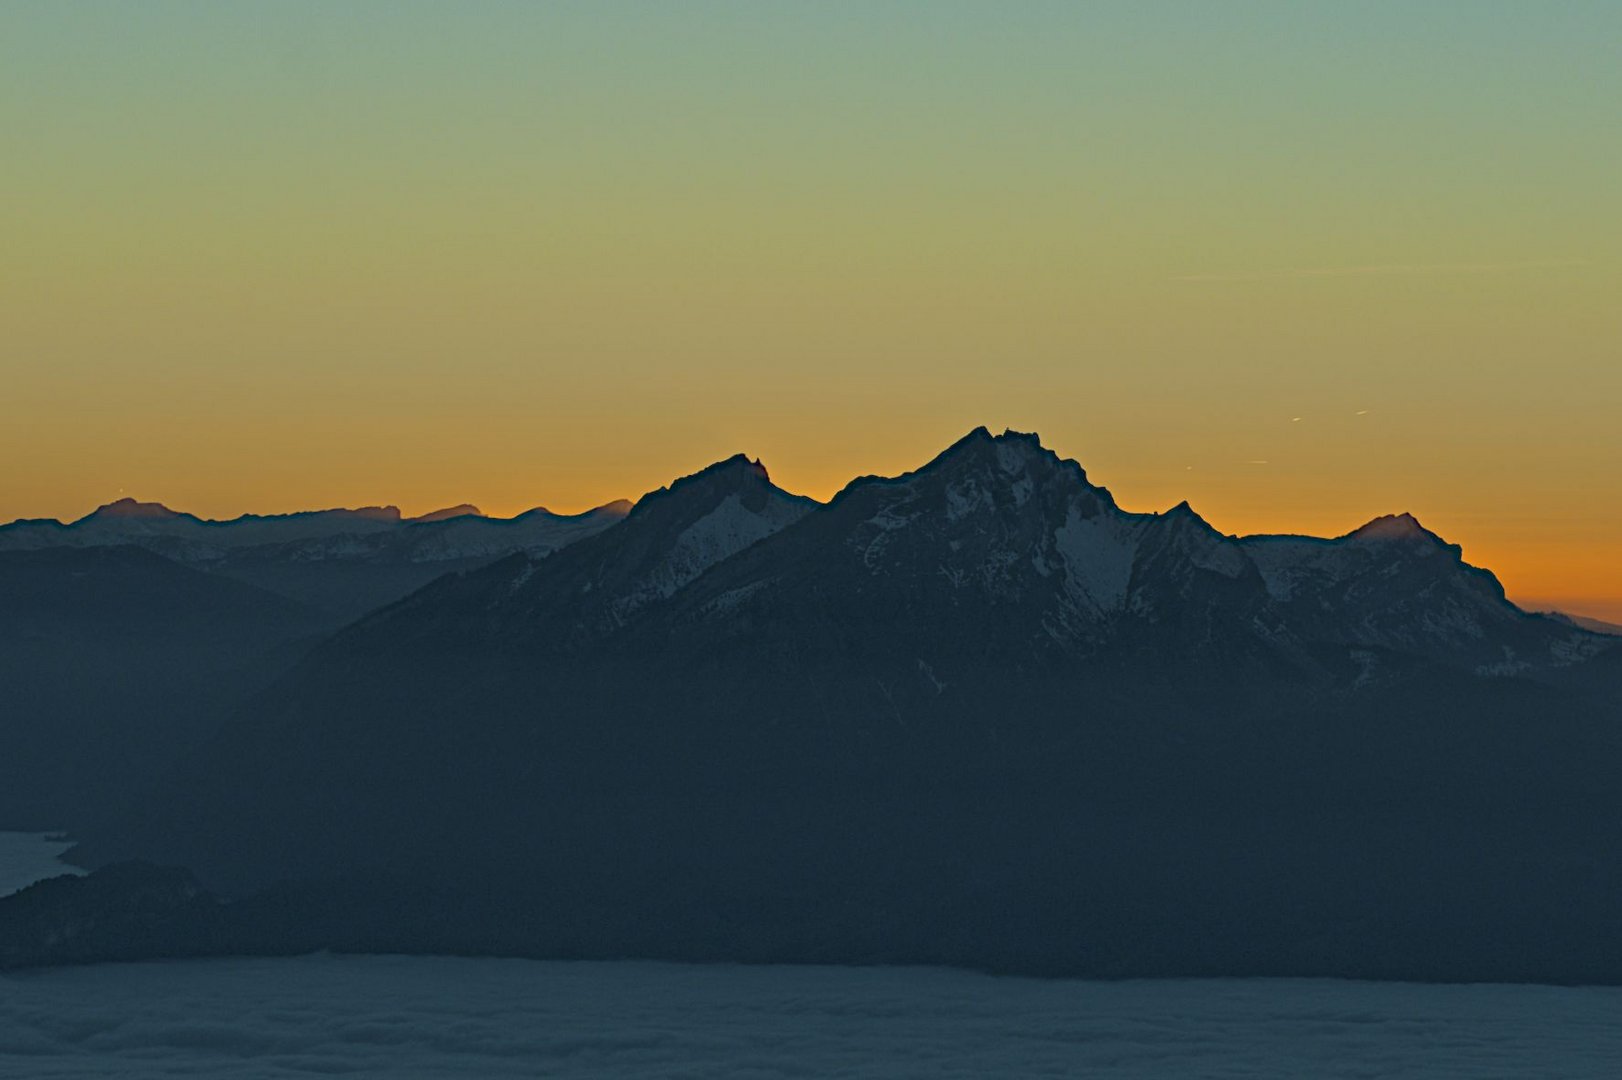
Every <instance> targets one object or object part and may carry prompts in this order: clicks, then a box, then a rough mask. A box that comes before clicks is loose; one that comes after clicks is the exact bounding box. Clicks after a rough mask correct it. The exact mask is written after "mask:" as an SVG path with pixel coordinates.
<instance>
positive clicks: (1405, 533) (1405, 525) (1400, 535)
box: [1346, 513, 1446, 544]
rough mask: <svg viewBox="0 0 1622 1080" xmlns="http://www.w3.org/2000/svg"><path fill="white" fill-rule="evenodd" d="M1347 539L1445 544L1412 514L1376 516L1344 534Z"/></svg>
mask: <svg viewBox="0 0 1622 1080" xmlns="http://www.w3.org/2000/svg"><path fill="white" fill-rule="evenodd" d="M1346 539H1348V540H1372V541H1409V542H1412V541H1425V542H1429V543H1435V544H1446V541H1445V540H1443V539H1442V538H1441V537H1440V536H1437V535H1436V534H1435V533H1433V532H1431V531H1430V530H1429V529H1427V528H1425V526H1423V525H1421V524H1420V523H1419V519H1418V518H1416V517H1414V515H1412V514H1406V513H1404V514H1386V515H1384V516H1382V517H1377V518H1375V519H1374V520H1373V521H1371V522H1369V523H1368V524H1367V525H1364V526H1363V527H1362V528H1359V529H1354V530H1352V531H1351V532H1350V533H1348V534H1347V535H1346Z"/></svg>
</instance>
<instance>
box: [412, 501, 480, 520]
mask: <svg viewBox="0 0 1622 1080" xmlns="http://www.w3.org/2000/svg"><path fill="white" fill-rule="evenodd" d="M483 516H484V511H482V510H480V509H479V508H478V507H477V506H474V505H473V504H472V503H460V504H458V505H456V506H447V507H445V508H444V509H443V510H431V511H429V512H428V513H426V514H419V515H417V516H416V517H413V518H406V519H405V520H407V521H409V522H413V523H415V524H419V525H421V524H427V523H428V522H431V521H449V520H451V519H452V518H459V517H483Z"/></svg>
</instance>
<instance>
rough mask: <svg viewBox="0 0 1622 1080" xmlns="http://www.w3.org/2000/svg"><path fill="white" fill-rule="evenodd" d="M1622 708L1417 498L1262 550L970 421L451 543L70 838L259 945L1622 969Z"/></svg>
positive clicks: (1121, 967)
mask: <svg viewBox="0 0 1622 1080" xmlns="http://www.w3.org/2000/svg"><path fill="white" fill-rule="evenodd" d="M458 520H460V519H458ZM1619 721H1622V642H1618V641H1616V640H1615V639H1614V638H1608V637H1605V636H1602V635H1599V634H1596V633H1591V632H1589V631H1587V630H1584V629H1583V628H1581V627H1579V626H1576V625H1574V624H1572V623H1571V622H1569V621H1564V620H1560V619H1556V618H1550V617H1545V616H1540V615H1534V614H1528V613H1526V612H1523V611H1521V610H1519V609H1518V608H1516V607H1515V606H1514V605H1513V604H1511V603H1509V602H1508V601H1507V600H1506V599H1505V597H1504V592H1503V589H1502V587H1501V586H1500V585H1499V583H1498V581H1497V580H1496V579H1495V578H1494V577H1493V575H1492V574H1490V573H1489V572H1487V571H1485V570H1481V569H1478V568H1475V567H1472V566H1470V565H1468V564H1467V563H1465V562H1464V561H1463V559H1462V554H1461V552H1460V550H1459V549H1458V548H1457V547H1456V546H1454V545H1451V544H1448V543H1447V542H1446V541H1444V540H1443V539H1441V538H1440V537H1438V536H1436V535H1435V534H1433V533H1431V532H1430V531H1428V530H1426V529H1425V528H1424V527H1423V526H1421V525H1420V524H1419V523H1418V521H1417V520H1415V519H1414V518H1412V517H1410V516H1408V515H1397V516H1392V517H1386V518H1380V519H1377V520H1376V521H1374V522H1371V523H1369V524H1368V525H1366V526H1364V527H1363V528H1360V529H1358V530H1355V531H1354V532H1352V533H1350V534H1348V535H1346V536H1343V537H1339V538H1335V539H1314V538H1307V537H1291V536H1263V537H1243V538H1240V537H1231V536H1225V535H1223V534H1221V533H1220V532H1218V531H1217V530H1215V529H1213V528H1211V527H1210V525H1208V524H1207V523H1206V522H1205V521H1204V520H1202V519H1201V518H1200V517H1199V516H1198V515H1197V514H1196V513H1195V512H1194V511H1193V510H1192V509H1191V508H1190V507H1188V506H1187V505H1186V504H1182V505H1179V506H1177V507H1175V508H1173V509H1172V510H1170V511H1167V512H1165V513H1161V514H1138V513H1131V512H1128V511H1125V510H1123V509H1121V508H1120V507H1119V506H1118V505H1117V504H1116V502H1115V499H1114V498H1113V496H1112V495H1111V494H1110V492H1109V491H1107V490H1106V489H1104V488H1102V487H1099V486H1097V485H1095V484H1093V483H1092V482H1091V481H1089V479H1088V478H1087V476H1086V474H1085V472H1084V471H1083V470H1082V468H1081V467H1080V466H1079V465H1078V464H1076V463H1075V462H1073V461H1069V460H1065V459H1061V458H1060V457H1058V456H1057V455H1056V454H1054V453H1053V452H1052V451H1050V450H1048V449H1046V448H1044V447H1043V446H1042V445H1041V443H1040V442H1039V441H1038V440H1037V438H1036V437H1035V436H1030V435H1022V434H1018V433H1014V432H1008V433H1005V434H1003V435H1001V436H993V435H992V434H990V433H989V432H988V431H986V430H984V429H977V430H976V431H974V432H972V433H970V434H969V435H968V436H966V437H965V438H964V439H962V440H960V441H959V442H958V443H956V444H954V445H953V446H952V447H950V448H948V449H947V450H946V451H945V452H944V453H942V454H941V455H940V456H939V457H937V458H936V459H935V460H933V461H931V462H929V463H928V464H926V465H924V466H923V467H921V468H919V469H917V470H916V471H914V472H911V473H907V474H905V475H902V476H898V477H893V478H882V477H863V478H859V479H857V480H854V481H852V482H851V483H850V484H849V485H848V486H847V487H846V488H845V489H844V490H842V491H841V492H840V493H839V494H838V495H837V496H835V497H834V498H833V499H832V500H830V501H829V502H828V503H826V504H818V503H814V502H812V501H810V500H806V499H803V498H800V497H797V496H794V495H791V494H788V493H786V492H784V491H782V490H780V489H779V488H777V487H776V486H775V485H773V484H772V483H771V481H770V478H769V476H768V475H767V473H766V471H765V469H764V468H763V467H762V466H761V465H760V464H759V462H756V461H751V460H750V459H748V458H747V457H744V456H742V455H740V456H737V457H734V458H730V459H728V460H726V461H722V462H719V463H717V464H716V465H713V466H711V467H710V468H708V469H705V470H703V471H701V472H699V473H697V474H694V475H692V476H689V477H686V478H684V479H682V480H679V481H676V482H675V483H673V484H672V485H670V487H669V488H667V489H661V490H660V491H657V492H654V493H651V494H649V495H647V496H644V497H643V498H642V499H641V500H639V501H638V502H637V503H636V505H635V506H634V507H633V508H632V509H631V510H630V512H629V513H627V514H625V515H624V516H623V520H619V521H618V522H617V523H614V524H612V525H611V526H610V527H606V528H603V529H601V530H600V531H597V532H596V533H595V534H594V535H590V536H585V537H582V538H579V539H576V540H575V541H574V542H573V543H570V544H568V545H567V546H565V547H561V548H559V549H558V550H555V551H551V552H549V553H541V552H538V551H515V552H513V553H511V554H509V555H506V556H504V557H500V558H497V559H494V560H493V561H489V562H487V563H485V564H483V565H480V566H478V567H475V568H471V569H465V570H456V571H453V572H450V573H446V574H444V575H443V576H440V577H438V578H436V579H435V580H434V581H432V582H431V583H429V584H427V585H426V586H424V587H422V588H420V589H418V590H417V591H415V592H412V593H410V594H409V595H407V596H404V597H403V598H401V599H399V600H397V601H395V602H393V603H390V604H387V605H385V606H383V607H381V608H379V609H377V610H374V611H372V612H371V613H369V614H367V615H365V616H364V617H362V618H360V619H358V620H356V621H354V622H352V623H351V624H349V625H347V626H345V627H344V628H343V629H341V630H339V631H338V632H336V633H334V634H332V635H330V636H328V637H326V638H325V639H324V640H322V641H320V642H319V643H318V644H316V645H315V646H314V647H313V648H311V649H310V650H309V651H308V652H307V653H306V654H304V655H303V656H302V658H301V659H299V660H298V661H297V662H296V663H294V664H293V665H292V666H291V667H290V668H289V669H288V670H287V671H286V672H285V673H284V674H283V675H282V676H281V677H280V678H279V679H278V680H277V681H276V682H275V683H274V684H273V685H271V686H269V687H267V688H265V689H263V690H261V691H259V692H257V693H253V694H251V695H250V696H249V697H248V698H247V699H246V701H245V703H244V704H243V705H242V707H241V708H240V709H239V710H238V711H237V712H236V713H235V714H234V715H233V716H232V717H231V718H230V720H229V722H227V723H224V724H222V725H221V726H220V728H219V730H218V731H217V732H216V733H215V734H214V735H213V736H212V737H211V738H208V739H206V740H201V741H199V742H198V743H197V744H196V745H195V746H193V747H191V748H190V750H189V752H187V753H186V754H183V755H181V756H180V758H179V760H177V762H176V763H175V765H174V767H173V769H172V771H170V772H168V773H167V775H165V776H164V777H162V778H161V779H158V780H156V781H155V782H153V783H152V784H150V785H148V786H147V788H146V789H145V790H144V792H143V793H142V794H140V795H139V796H138V797H137V798H135V799H134V800H132V801H131V803H130V804H129V806H128V807H127V808H126V809H124V810H122V811H121V812H119V813H117V814H109V815H103V816H101V817H99V818H98V819H96V820H93V821H87V822H85V823H84V825H83V826H82V827H80V828H77V829H76V834H77V836H78V838H79V839H80V841H81V843H80V845H79V847H78V848H77V849H76V853H75V858H76V859H77V860H78V861H80V862H82V863H83V864H85V865H87V866H92V867H96V866H104V865H110V864H115V863H119V862H120V861H122V860H126V859H132V858H138V859H147V860H154V861H157V862H161V863H167V864H172V865H178V866H183V867H186V868H188V869H189V870H190V871H191V872H192V873H194V874H195V875H196V879H197V882H198V886H197V887H198V889H202V890H207V891H209V892H210V893H212V894H214V895H216V896H217V897H219V898H220V900H219V902H218V907H217V908H210V909H209V910H211V911H216V914H217V919H215V920H214V921H212V922H211V929H210V930H209V936H208V942H209V943H211V944H208V945H207V948H211V949H217V948H229V949H234V950H236V951H278V950H281V951H286V950H293V949H303V948H339V949H342V948H353V949H384V950H403V951H455V952H497V953H514V954H523V955H546V956H643V957H647V956H659V957H670V958H682V959H709V960H719V959H729V960H779V961H832V962H906V963H915V962H931V963H953V964H966V965H971V966H978V967H984V968H990V969H995V970H1004V971H1021V972H1045V973H1071V974H1077V973H1080V974H1120V975H1153V974H1213V973H1225V974H1340V975H1359V976H1380V977H1401V978H1421V979H1426V978H1432V979H1434V978H1442V979H1461V978H1462V979H1476V978H1494V979H1496V978H1508V979H1534V980H1536V979H1545V980H1554V981H1569V980H1576V979H1580V980H1586V981H1618V980H1622V948H1619V947H1617V946H1614V945H1612V944H1610V941H1611V940H1612V938H1611V935H1609V932H1608V927H1609V925H1610V920H1611V917H1612V912H1614V910H1615V904H1616V902H1617V900H1618V899H1622V867H1619V866H1617V865H1616V864H1615V862H1614V860H1613V859H1612V858H1611V857H1610V854H1609V852H1610V846H1611V844H1612V842H1613V841H1612V836H1613V833H1614V827H1615V822H1616V821H1617V820H1618V819H1619V815H1622V785H1619V784H1618V783H1617V780H1618V779H1619V776H1622V740H1619V735H1618V733H1619V732H1622V727H1619ZM96 878H97V875H95V874H92V875H91V877H90V878H89V879H87V881H89V882H92V883H93V882H94V881H95V879H96ZM98 887H102V886H97V885H94V884H87V885H85V886H83V888H86V889H94V888H98ZM196 892H197V890H195V889H188V890H186V893H187V895H188V896H189V897H192V898H193V899H191V900H188V905H193V904H194V901H195V895H196ZM187 910H188V911H190V910H191V907H190V906H189V907H188V908H187ZM194 914H195V913H193V914H192V915H187V916H185V917H184V918H180V917H178V916H177V921H176V922H175V924H174V925H173V926H172V927H170V931H171V932H170V933H169V936H168V937H163V935H159V937H160V938H161V939H162V940H165V941H167V942H168V944H166V945H165V946H164V947H163V948H164V949H165V950H167V951H168V952H174V951H187V950H191V951H198V950H203V949H204V945H203V944H200V939H197V938H195V937H192V938H188V937H187V933H188V932H187V931H185V930H184V926H185V925H191V924H193V923H195V921H196V920H195V917H194ZM3 915H4V912H3V905H0V921H3ZM1484 942H1491V945H1490V947H1489V946H1487V945H1484Z"/></svg>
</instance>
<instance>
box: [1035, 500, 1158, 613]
mask: <svg viewBox="0 0 1622 1080" xmlns="http://www.w3.org/2000/svg"><path fill="white" fill-rule="evenodd" d="M1053 540H1054V549H1055V550H1056V551H1057V552H1058V554H1059V558H1060V560H1061V562H1062V564H1063V567H1064V572H1065V575H1066V584H1067V585H1068V587H1069V589H1070V592H1071V594H1072V595H1073V596H1076V597H1077V598H1079V599H1084V600H1085V601H1086V602H1087V603H1089V604H1090V605H1091V606H1092V607H1093V608H1095V609H1097V610H1098V611H1099V612H1102V613H1109V612H1113V611H1118V610H1120V609H1121V608H1122V607H1123V606H1124V605H1125V604H1126V596H1127V590H1128V588H1129V587H1130V585H1131V583H1132V566H1133V563H1134V562H1135V561H1136V559H1137V554H1138V541H1137V537H1136V535H1135V532H1134V530H1133V529H1132V527H1131V526H1130V525H1128V524H1127V523H1126V522H1124V521H1123V520H1122V519H1121V518H1120V517H1118V516H1116V515H1112V514H1093V515H1091V516H1083V515H1082V513H1081V508H1080V507H1078V506H1076V505H1075V504H1074V503H1072V504H1071V506H1070V512H1069V515H1068V516H1067V517H1066V518H1065V523H1064V524H1063V525H1062V526H1060V527H1059V529H1058V530H1057V531H1056V532H1055V533H1054V536H1053Z"/></svg>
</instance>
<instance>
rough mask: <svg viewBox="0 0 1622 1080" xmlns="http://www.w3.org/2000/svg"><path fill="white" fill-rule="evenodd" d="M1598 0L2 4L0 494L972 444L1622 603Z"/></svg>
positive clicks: (431, 502) (1613, 115)
mask: <svg viewBox="0 0 1622 1080" xmlns="http://www.w3.org/2000/svg"><path fill="white" fill-rule="evenodd" d="M1619 40H1622V5H1619V4H1616V3H1614V2H1591V3H1580V2H1568V3H1562V2H1558V0H1551V2H1548V3H1540V4H1526V3H1496V2H1492V0H1468V2H1464V0H1460V2H1443V0H1435V2H1429V3H1414V2H1407V3H1396V2H1391V3H1382V2H1370V3H1359V4H1345V3H1338V2H1337V3H1311V2H1290V3H1256V2H1232V3H1224V4H1206V3H1193V2H1190V3H1154V2H1145V0H1137V2H1132V3H1071V2H1066V3H1051V4H1050V3H1042V2H1035V0H1033V2H1027V3H1020V4H1016V5H1008V4H996V3H983V4H968V3H956V2H950V0H937V2H932V3H906V4H902V3H883V2H872V3H861V4H855V3H849V4H847V3H832V2H830V3H819V4H775V3H768V2H759V0H755V2H747V3H742V2H740V3H727V4H721V3H704V2H689V3H681V4H665V3H649V4H633V3H617V2H613V0H601V2H593V3H580V4H562V3H559V4H529V3H465V4H444V3H416V2H410V0H396V2H391V3H325V2H323V3H310V2H300V0H282V2H277V3H260V4H250V3H233V4H224V3H185V4H179V3H166V2H162V0H148V2H144V3H142V4H125V3H105V4H104V3H94V2H86V3H76V4H55V3H15V4H8V5H5V6H4V7H0V146H3V147H4V153H3V155H0V459H3V460H4V461H5V462H6V463H7V466H6V468H5V469H4V470H3V471H0V520H5V519H10V518H14V517H20V516H27V517H39V516H49V517H62V518H73V517H78V516H80V515H82V514H83V513H85V512H87V511H89V510H90V509H92V508H93V507H95V506H96V505H98V504H100V503H104V502H108V501H111V500H113V499H116V498H118V497H120V496H125V495H128V496H135V497H139V498H143V499H154V500H159V501H162V502H165V503H167V504H168V505H170V506H173V507H176V508H179V509H185V510H190V511H192V512H194V513H198V514H202V515H204V516H233V515H235V514H238V513H241V512H244V511H256V512H277V511H286V510H294V509H304V508H312V507H325V506H339V505H364V504H376V503H394V504H397V505H400V506H401V507H402V508H404V509H405V510H406V511H407V512H408V513H409V512H421V511H426V510H429V509H432V508H435V507H438V506H443V505H448V504H453V503H460V502H464V501H466V502H473V503H476V504H477V505H479V506H480V507H482V508H483V509H484V510H485V511H486V512H489V513H500V514H510V513H513V512H516V511H519V510H522V509H526V508H528V507H531V506H535V505H546V506H548V507H551V508H552V509H554V510H577V509H584V508H586V507H589V506H592V505H596V504H599V503H602V502H606V501H608V500H611V499H614V498H619V497H634V496H636V495H637V494H640V493H641V492H644V491H647V490H650V489H652V488H656V487H658V486H660V485H662V484H664V483H667V482H668V481H669V480H670V479H671V478H672V477H674V476H678V475H681V474H683V473H688V472H692V471H694V470H695V469H697V468H700V467H702V466H703V465H705V464H707V463H709V462H711V461H714V460H717V459H719V458H721V457H725V456H727V455H730V454H732V453H735V452H738V451H743V452H746V453H748V454H750V455H751V456H756V457H761V458H763V459H764V460H765V463H766V465H767V467H768V468H769V469H770V470H771V473H772V476H773V478H774V479H775V480H776V481H777V482H778V483H780V484H782V485H783V486H785V487H787V488H789V489H790V490H794V491H799V492H803V493H806V494H809V495H813V496H816V497H819V498H825V497H827V496H829V495H831V494H832V493H833V492H835V491H837V490H838V489H839V488H840V487H841V486H842V485H843V484H844V483H845V482H846V481H848V480H849V479H850V478H852V477H853V476H856V475H862V474H871V473H896V472H900V471H903V470H906V469H909V468H913V467H916V466H917V465H919V464H921V463H923V462H924V461H926V460H928V459H929V458H930V457H932V456H933V455H934V454H935V453H937V452H938V451H939V450H941V449H942V448H944V447H945V446H946V445H948V444H949V443H950V442H952V441H953V440H955V439H956V438H957V437H959V436H961V435H962V434H964V433H965V432H966V431H968V430H969V429H971V428H972V427H974V426H976V425H979V424H985V425H987V426H989V427H991V428H992V429H993V430H994V431H995V430H1001V429H1002V428H1004V427H1012V428H1014V429H1016V430H1025V431H1037V432H1039V433H1041V435H1042V436H1043V439H1044V442H1045V443H1046V444H1047V445H1048V446H1050V447H1052V448H1054V449H1055V450H1057V451H1059V452H1060V453H1061V454H1063V455H1065V456H1068V457H1074V458H1076V459H1078V460H1079V461H1081V462H1082V464H1083V465H1084V466H1085V467H1086V469H1087V470H1088V473H1089V475H1090V477H1091V478H1092V479H1093V480H1094V481H1096V482H1099V483H1102V484H1104V485H1106V486H1108V487H1109V488H1110V489H1111V490H1112V491H1113V492H1114V493H1115V495H1116V497H1117V499H1118V500H1119V501H1120V502H1121V504H1122V505H1123V506H1125V507H1127V508H1129V509H1133V510H1158V509H1165V508H1168V507H1170V506H1172V505H1174V504H1175V503H1177V502H1178V501H1180V500H1182V499H1184V498H1186V499H1188V500H1189V501H1190V502H1191V503H1192V504H1193V506H1194V507H1195V509H1196V510H1198V511H1199V512H1200V513H1201V514H1202V515H1203V516H1204V517H1206V518H1207V519H1208V520H1209V521H1211V523H1212V524H1213V525H1215V526H1216V527H1218V528H1219V529H1222V530H1223V531H1227V532H1238V533H1249V532H1261V531H1290V532H1308V533H1319V534H1328V535H1334V534H1339V533H1344V532H1346V531H1349V530H1350V529H1352V528H1354V527H1355V526H1357V525H1358V524H1360V523H1362V522H1363V521H1365V520H1367V519H1369V518H1371V517H1373V516H1375V515H1377V514H1381V513H1391V512H1399V511H1411V512H1413V513H1414V514H1415V515H1416V516H1418V517H1419V519H1420V520H1421V521H1422V522H1424V523H1425V524H1426V525H1427V526H1428V527H1429V528H1431V529H1433V530H1435V531H1437V532H1439V533H1441V534H1442V535H1444V536H1445V537H1447V538H1448V539H1449V540H1452V541H1454V542H1457V543H1460V544H1462V545H1463V547H1464V550H1465V556H1466V558H1467V559H1469V560H1470V561H1471V562H1474V563H1477V564H1480V565H1486V566H1488V567H1491V568H1492V569H1493V570H1495V571H1496V572H1497V573H1498V574H1499V576H1500V577H1501V578H1502V579H1503V580H1504V582H1505V583H1506V585H1507V586H1508V588H1509V590H1510V593H1511V595H1512V596H1514V597H1516V598H1517V599H1519V600H1522V601H1524V602H1527V603H1531V604H1535V605H1539V606H1546V605H1550V604H1554V605H1559V606H1563V607H1565V608H1567V609H1569V610H1574V611H1580V612H1584V613H1588V614H1593V615H1597V616H1600V617H1610V618H1617V619H1622V421H1619V418H1622V304H1619V303H1618V302H1617V298H1618V297H1619V296H1622V258H1619V256H1622V109H1618V108H1617V103H1618V102H1619V101H1622V64H1618V63H1617V62H1616V53H1615V48H1616V42H1617V41H1619Z"/></svg>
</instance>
